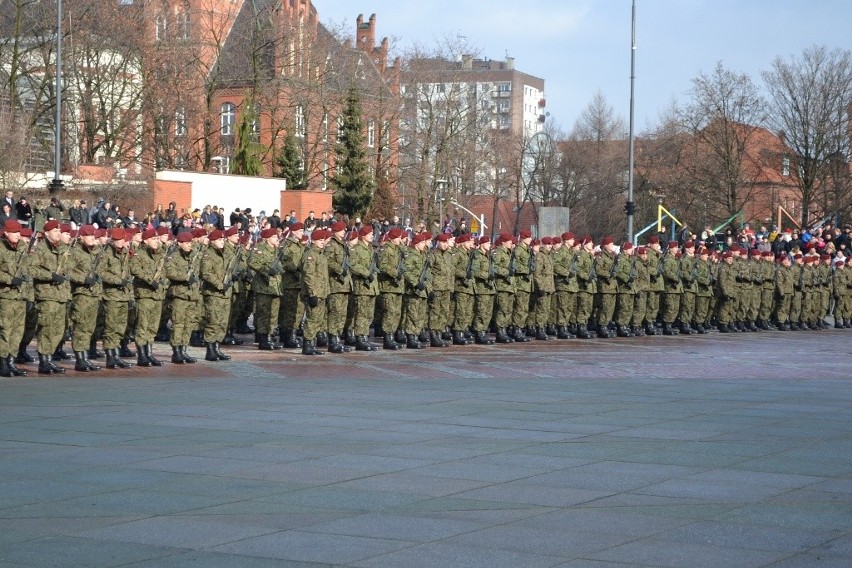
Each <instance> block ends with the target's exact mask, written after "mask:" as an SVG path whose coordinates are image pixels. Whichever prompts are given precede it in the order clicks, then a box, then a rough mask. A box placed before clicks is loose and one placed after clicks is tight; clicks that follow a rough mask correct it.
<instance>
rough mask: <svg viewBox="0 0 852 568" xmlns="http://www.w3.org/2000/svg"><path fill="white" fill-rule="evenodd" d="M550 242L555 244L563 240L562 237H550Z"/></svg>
mask: <svg viewBox="0 0 852 568" xmlns="http://www.w3.org/2000/svg"><path fill="white" fill-rule="evenodd" d="M550 242H552V243H553V244H555V245H558V244H560V243H561V242H562V237H550Z"/></svg>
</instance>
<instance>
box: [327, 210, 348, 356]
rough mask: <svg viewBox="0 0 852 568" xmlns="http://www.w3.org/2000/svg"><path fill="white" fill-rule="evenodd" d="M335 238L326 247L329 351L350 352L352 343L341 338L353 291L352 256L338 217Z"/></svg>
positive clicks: (333, 230) (333, 227) (333, 231)
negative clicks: (344, 342) (347, 343)
mask: <svg viewBox="0 0 852 568" xmlns="http://www.w3.org/2000/svg"><path fill="white" fill-rule="evenodd" d="M331 232H332V238H331V239H329V241H328V244H327V245H326V246H325V249H323V255H325V258H326V262H327V264H328V286H329V288H328V299H327V301H326V304H327V312H326V318H327V322H326V331H327V333H328V352H329V353H348V352H349V351H351V349H350V348H349V347H347V346H346V345H344V344H343V343H342V342H341V341H340V336H341V335H342V334H343V328H344V326H345V325H346V314H347V312H348V309H349V295H350V294H351V293H352V275H351V273H350V269H351V259H350V258H349V244H348V242H347V240H346V223H344V222H343V221H335V222H334V223H333V224H332V225H331Z"/></svg>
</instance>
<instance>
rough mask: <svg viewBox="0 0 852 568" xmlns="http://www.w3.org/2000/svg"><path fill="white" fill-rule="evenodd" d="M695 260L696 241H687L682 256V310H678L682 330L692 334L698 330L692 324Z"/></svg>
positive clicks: (685, 333)
mask: <svg viewBox="0 0 852 568" xmlns="http://www.w3.org/2000/svg"><path fill="white" fill-rule="evenodd" d="M695 261H696V258H695V242H694V241H686V242H685V243H684V244H683V254H682V255H681V257H680V278H681V290H682V292H681V294H680V310H679V311H678V320H680V332H681V333H682V334H684V335H691V334H694V333H696V332H697V331H696V330H694V329H692V327H691V325H690V324H691V322H692V321H693V319H695V293H696V291H697V289H696V284H695Z"/></svg>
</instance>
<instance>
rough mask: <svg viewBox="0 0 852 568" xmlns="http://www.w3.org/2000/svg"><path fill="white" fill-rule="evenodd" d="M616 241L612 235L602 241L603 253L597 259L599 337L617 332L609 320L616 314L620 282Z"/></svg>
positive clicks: (605, 336) (608, 336)
mask: <svg viewBox="0 0 852 568" xmlns="http://www.w3.org/2000/svg"><path fill="white" fill-rule="evenodd" d="M615 268H616V264H615V243H614V240H613V238H612V237H604V239H603V240H602V241H601V254H600V256H598V257H597V258H596V259H595V274H596V275H597V277H598V296H597V298H598V318H597V319H598V337H600V338H610V337H615V334H614V333H613V332H612V331H610V329H609V322H610V321H612V317H613V315H614V314H615V296H616V292H617V290H618V282H617V281H616V279H615Z"/></svg>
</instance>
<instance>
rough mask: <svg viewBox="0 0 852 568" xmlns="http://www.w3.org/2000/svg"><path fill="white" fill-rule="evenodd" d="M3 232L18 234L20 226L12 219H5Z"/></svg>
mask: <svg viewBox="0 0 852 568" xmlns="http://www.w3.org/2000/svg"><path fill="white" fill-rule="evenodd" d="M3 230H4V231H6V232H7V233H20V232H21V224H20V223H18V222H17V221H15V220H14V219H6V224H5V225H4V226H3Z"/></svg>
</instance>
